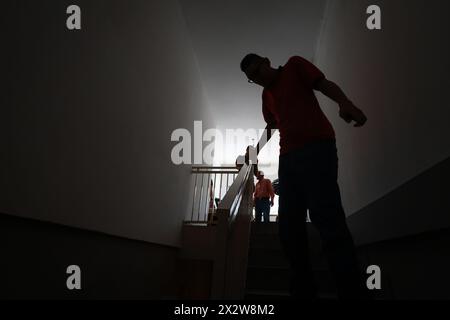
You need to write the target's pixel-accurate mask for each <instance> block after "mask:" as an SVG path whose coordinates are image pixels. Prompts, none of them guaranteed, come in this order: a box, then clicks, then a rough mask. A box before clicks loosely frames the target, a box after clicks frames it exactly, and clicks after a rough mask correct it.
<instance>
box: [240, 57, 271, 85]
mask: <svg viewBox="0 0 450 320" xmlns="http://www.w3.org/2000/svg"><path fill="white" fill-rule="evenodd" d="M241 70H242V72H244V73H245V74H246V75H247V78H248V80H249V82H254V83H256V84H259V85H260V86H263V87H266V86H268V85H269V84H270V83H271V82H272V81H273V79H274V71H276V70H275V69H273V68H272V67H271V66H270V60H269V59H268V58H263V57H261V56H259V55H257V54H255V53H249V54H247V55H246V56H245V57H244V59H242V61H241Z"/></svg>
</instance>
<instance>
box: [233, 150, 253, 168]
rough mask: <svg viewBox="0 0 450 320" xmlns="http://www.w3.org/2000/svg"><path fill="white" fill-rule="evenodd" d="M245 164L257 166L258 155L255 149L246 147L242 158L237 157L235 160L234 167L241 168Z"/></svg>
mask: <svg viewBox="0 0 450 320" xmlns="http://www.w3.org/2000/svg"><path fill="white" fill-rule="evenodd" d="M244 163H245V164H247V165H248V164H257V163H258V155H257V152H256V148H255V147H253V146H248V147H247V149H246V151H245V155H244V156H242V155H241V156H238V157H237V158H236V167H237V168H242V166H243V165H244Z"/></svg>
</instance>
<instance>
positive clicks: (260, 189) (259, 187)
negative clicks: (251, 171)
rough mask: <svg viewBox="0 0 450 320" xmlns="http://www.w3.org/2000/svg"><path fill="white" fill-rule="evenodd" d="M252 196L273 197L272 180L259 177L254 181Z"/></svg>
mask: <svg viewBox="0 0 450 320" xmlns="http://www.w3.org/2000/svg"><path fill="white" fill-rule="evenodd" d="M254 197H255V199H256V198H271V199H272V200H273V198H274V197H275V192H274V191H273V187H272V182H271V181H270V180H269V179H264V178H263V179H261V180H259V181H258V182H257V183H256V186H255V193H254Z"/></svg>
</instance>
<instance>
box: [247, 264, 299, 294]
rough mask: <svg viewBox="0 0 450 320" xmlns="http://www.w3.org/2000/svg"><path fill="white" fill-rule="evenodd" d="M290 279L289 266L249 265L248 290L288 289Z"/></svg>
mask: <svg viewBox="0 0 450 320" xmlns="http://www.w3.org/2000/svg"><path fill="white" fill-rule="evenodd" d="M289 279H290V270H289V268H283V267H260V266H258V267H255V266H249V267H248V268H247V283H246V290H265V291H288V290H289Z"/></svg>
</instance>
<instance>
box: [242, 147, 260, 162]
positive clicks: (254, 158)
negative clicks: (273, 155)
mask: <svg viewBox="0 0 450 320" xmlns="http://www.w3.org/2000/svg"><path fill="white" fill-rule="evenodd" d="M250 162H251V164H256V163H258V153H257V152H256V148H255V147H254V146H248V147H247V150H246V151H245V163H246V164H249V163H250Z"/></svg>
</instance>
